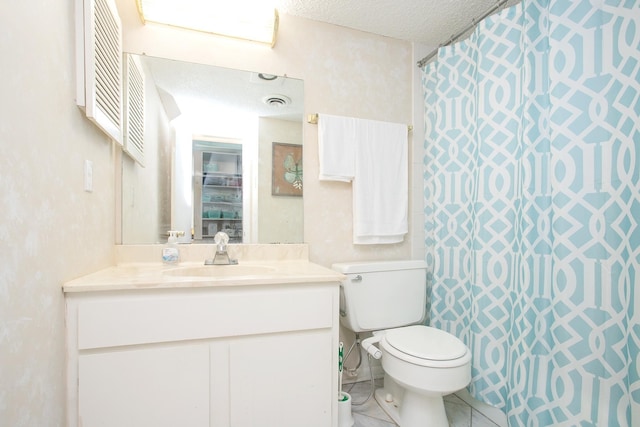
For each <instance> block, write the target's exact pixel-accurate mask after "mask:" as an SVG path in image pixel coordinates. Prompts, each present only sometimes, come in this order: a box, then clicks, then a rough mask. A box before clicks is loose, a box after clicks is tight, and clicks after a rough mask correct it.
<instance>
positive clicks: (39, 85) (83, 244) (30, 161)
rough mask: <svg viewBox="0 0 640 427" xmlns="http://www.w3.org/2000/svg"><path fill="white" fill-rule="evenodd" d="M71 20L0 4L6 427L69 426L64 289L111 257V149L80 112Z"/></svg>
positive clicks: (0, 387)
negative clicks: (86, 175)
mask: <svg viewBox="0 0 640 427" xmlns="http://www.w3.org/2000/svg"><path fill="white" fill-rule="evenodd" d="M73 17H74V9H73V2H71V1H43V0H35V1H32V2H7V1H4V2H1V3H0V28H2V31H0V52H1V53H2V65H0V93H1V94H2V96H0V144H1V147H2V155H0V206H1V207H2V209H0V259H1V260H2V261H1V263H0V425H2V426H11V427H20V426H29V427H32V426H47V427H52V426H63V425H64V408H65V385H64V384H65V382H64V374H65V372H64V360H65V352H64V345H65V339H64V299H63V295H62V292H61V286H62V284H63V283H64V282H65V281H67V280H70V279H73V278H75V277H78V276H81V275H84V274H87V273H89V272H91V271H95V270H98V269H101V268H104V267H106V266H108V265H110V264H111V263H112V262H113V259H114V246H113V245H114V227H115V225H114V166H113V165H114V152H115V151H114V149H113V147H112V144H111V142H110V141H109V140H108V138H107V137H105V136H104V135H103V134H102V133H101V132H100V131H99V130H98V129H97V127H95V126H94V125H93V124H92V123H90V122H89V121H88V120H87V119H86V118H84V117H83V113H82V112H81V111H80V109H79V108H78V107H77V106H76V105H75V101H74V97H75V76H74V68H75V66H74V19H73ZM85 159H88V160H91V161H92V162H93V192H91V193H89V192H85V191H84V190H83V164H84V160H85Z"/></svg>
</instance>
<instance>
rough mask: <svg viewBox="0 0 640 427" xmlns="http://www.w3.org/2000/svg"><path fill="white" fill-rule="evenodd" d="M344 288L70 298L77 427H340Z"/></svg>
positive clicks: (71, 409) (73, 424)
mask: <svg viewBox="0 0 640 427" xmlns="http://www.w3.org/2000/svg"><path fill="white" fill-rule="evenodd" d="M337 301H338V284H337V283H311V284H309V283H304V284H303V283H301V284H293V285H292V284H282V285H259V286H216V287H200V288H180V289H171V288H169V289H153V290H123V291H107V292H73V293H67V294H66V315H67V331H68V332H67V334H68V336H67V346H68V366H67V371H68V372H67V381H68V383H67V387H68V389H69V390H68V392H69V398H68V411H67V412H68V417H69V420H68V421H69V422H68V425H69V426H70V427H80V426H91V427H122V426H154V427H162V426H166V427H175V426H189V427H205V426H209V427H213V426H216V427H224V426H227V427H229V426H233V427H269V426H273V427H287V426H290V427H294V426H295V427H298V426H317V427H327V426H336V425H337V415H336V414H337V398H336V395H337V391H336V390H337V342H338V322H337V319H338V302H337Z"/></svg>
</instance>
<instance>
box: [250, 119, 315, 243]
mask: <svg viewBox="0 0 640 427" xmlns="http://www.w3.org/2000/svg"><path fill="white" fill-rule="evenodd" d="M258 129H259V131H258V132H259V141H258V158H259V161H258V210H259V212H260V215H258V242H264V243H296V242H298V243H299V242H302V241H303V232H304V224H303V222H302V221H303V218H304V215H303V213H302V210H303V208H304V206H303V203H302V202H303V199H302V198H300V197H286V196H273V195H272V194H271V175H272V172H273V167H272V164H273V160H272V154H273V145H272V144H273V143H274V142H280V143H284V144H302V128H301V127H300V123H297V122H291V121H286V120H278V119H271V118H264V117H263V118H260V120H259V124H258ZM305 154H306V153H304V152H303V153H302V156H303V158H304V155H305ZM303 173H304V169H303ZM303 187H304V186H303ZM303 192H304V188H303Z"/></svg>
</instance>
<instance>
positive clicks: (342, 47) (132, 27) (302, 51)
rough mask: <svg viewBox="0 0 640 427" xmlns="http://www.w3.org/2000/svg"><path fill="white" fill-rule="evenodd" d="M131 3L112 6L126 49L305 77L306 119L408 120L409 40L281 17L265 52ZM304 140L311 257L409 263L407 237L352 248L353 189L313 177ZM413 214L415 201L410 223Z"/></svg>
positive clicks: (312, 147)
mask: <svg viewBox="0 0 640 427" xmlns="http://www.w3.org/2000/svg"><path fill="white" fill-rule="evenodd" d="M133 3H134V2H131V1H126V0H118V1H117V4H118V10H119V13H120V15H121V17H122V21H123V26H124V35H123V42H124V47H125V50H127V51H129V52H133V53H145V54H147V55H151V56H160V57H168V58H173V59H179V60H184V61H189V62H200V63H205V64H211V65H218V66H224V67H230V68H237V69H244V70H250V71H259V72H265V73H270V74H279V75H287V76H289V77H295V78H300V79H303V80H304V83H305V113H306V114H313V113H330V114H337V115H347V116H353V117H360V118H368V119H376V120H385V121H391V122H398V123H407V124H411V123H412V121H413V109H412V72H413V68H415V65H414V62H412V59H413V58H412V47H411V44H410V43H408V42H404V41H399V40H394V39H390V38H386V37H381V36H376V35H373V34H369V33H363V32H360V31H354V30H350V29H347V28H343V27H337V26H333V25H328V24H323V23H319V22H315V21H310V20H306V19H301V18H295V17H291V16H287V15H281V17H280V30H279V35H278V41H277V44H276V46H275V47H274V48H273V49H270V48H269V47H266V46H263V45H259V44H253V43H246V42H241V41H236V40H230V39H223V38H219V37H214V36H210V35H207V34H198V33H196V32H189V31H185V30H179V29H175V28H170V27H165V26H158V25H155V26H154V25H147V26H143V25H142V24H141V22H140V19H139V17H138V14H137V10H136V8H135V5H134V4H133ZM187 47H188V48H187ZM303 136H304V152H305V155H304V173H305V179H304V185H305V194H304V241H305V243H309V245H310V258H311V260H312V261H314V262H316V263H319V264H321V265H325V266H330V265H331V264H332V263H333V262H337V261H346V260H358V259H399V258H410V257H411V256H412V239H411V235H409V236H407V239H405V241H404V242H403V243H401V244H396V245H374V246H362V245H358V246H355V245H353V243H352V238H351V236H352V209H351V203H352V202H351V199H352V198H351V185H350V184H346V183H339V182H320V181H319V180H318V179H317V176H318V145H317V126H316V125H311V124H308V123H306V122H305V124H304V129H303ZM419 144H422V142H421V141H420V142H419ZM421 161H422V159H419V161H418V162H417V164H418V165H421V164H422V162H421ZM412 164H413V159H412ZM420 167H421V166H420ZM414 175H416V173H415V171H414V172H413V173H412V175H411V177H412V178H413V177H414ZM417 175H418V176H421V173H420V172H418V173H417ZM420 181H421V179H420ZM412 182H413V180H412ZM410 188H412V187H410ZM412 200H413V198H412ZM414 213H415V212H414V210H413V204H412V206H411V210H410V221H411V224H412V225H413V223H414V221H412V219H413V218H412V216H413V214H414ZM421 228H422V226H421Z"/></svg>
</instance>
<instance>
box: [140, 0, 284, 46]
mask: <svg viewBox="0 0 640 427" xmlns="http://www.w3.org/2000/svg"><path fill="white" fill-rule="evenodd" d="M136 3H137V4H138V12H139V13H140V18H141V19H142V22H144V23H147V22H154V23H158V24H166V25H171V26H174V27H181V28H186V29H190V30H196V31H203V32H207V33H213V34H217V35H221V36H225V37H232V38H237V39H243V40H251V41H255V42H260V43H266V44H269V45H271V46H274V45H275V43H276V35H277V33H278V11H277V10H276V9H275V8H274V7H273V6H272V5H270V4H269V3H270V2H268V1H264V0H180V1H176V0H136Z"/></svg>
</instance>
